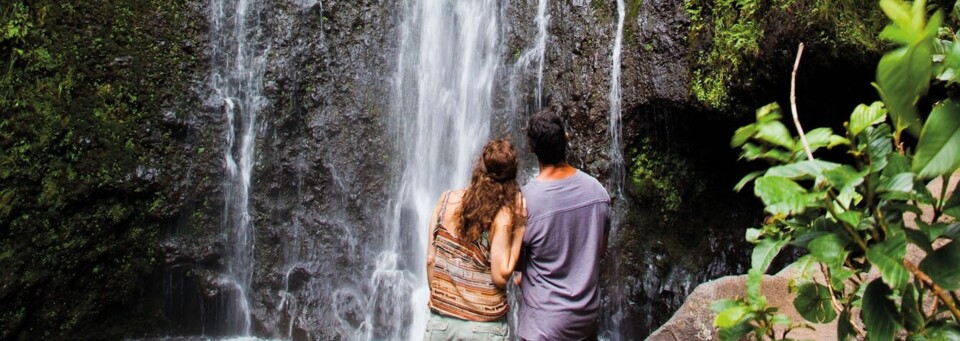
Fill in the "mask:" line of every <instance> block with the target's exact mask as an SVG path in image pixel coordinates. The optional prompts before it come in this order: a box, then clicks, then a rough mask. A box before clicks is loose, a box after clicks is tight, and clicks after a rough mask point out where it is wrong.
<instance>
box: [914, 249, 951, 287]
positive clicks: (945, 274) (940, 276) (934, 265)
mask: <svg viewBox="0 0 960 341" xmlns="http://www.w3.org/2000/svg"><path fill="white" fill-rule="evenodd" d="M920 270H923V272H925V273H927V275H930V278H931V279H933V281H934V282H936V283H937V284H939V285H940V287H942V288H943V289H944V290H951V291H952V290H957V289H960V242H957V241H951V242H950V243H947V245H944V246H942V247H941V248H939V249H937V250H936V251H934V252H933V254H930V255H927V258H924V259H923V262H921V263H920Z"/></svg>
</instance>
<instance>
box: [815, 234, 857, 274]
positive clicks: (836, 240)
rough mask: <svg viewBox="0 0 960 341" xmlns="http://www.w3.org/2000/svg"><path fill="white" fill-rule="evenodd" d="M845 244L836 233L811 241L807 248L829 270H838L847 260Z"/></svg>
mask: <svg viewBox="0 0 960 341" xmlns="http://www.w3.org/2000/svg"><path fill="white" fill-rule="evenodd" d="M845 244H846V242H845V240H844V239H842V238H840V236H839V235H837V234H836V233H827V234H824V235H822V236H819V237H817V238H814V239H813V240H811V241H810V243H809V244H807V247H808V248H809V249H810V254H812V255H813V256H814V257H816V258H817V260H819V261H820V262H823V263H824V264H827V265H828V266H830V267H831V268H839V267H840V266H841V265H842V264H843V261H844V260H845V259H846V258H847V251H846V250H844V245H845Z"/></svg>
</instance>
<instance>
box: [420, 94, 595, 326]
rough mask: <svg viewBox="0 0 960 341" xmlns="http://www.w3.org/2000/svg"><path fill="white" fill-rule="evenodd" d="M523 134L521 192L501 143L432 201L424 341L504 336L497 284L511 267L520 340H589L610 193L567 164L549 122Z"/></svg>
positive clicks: (537, 122)
mask: <svg viewBox="0 0 960 341" xmlns="http://www.w3.org/2000/svg"><path fill="white" fill-rule="evenodd" d="M526 133H527V142H528V144H529V145H530V147H531V149H532V151H533V153H534V154H536V156H537V161H538V162H539V165H540V172H539V174H538V176H537V177H536V179H534V180H531V181H530V182H529V183H527V184H526V185H524V186H523V189H522V194H521V189H520V186H519V184H518V183H517V179H516V177H517V153H516V151H515V150H514V148H513V146H512V145H511V143H510V142H509V141H508V140H493V141H491V142H489V143H487V145H486V146H484V148H483V150H482V151H481V154H480V157H479V160H478V161H477V163H476V165H475V166H474V169H473V174H472V176H471V180H470V185H469V187H467V188H466V189H461V190H451V191H447V192H445V193H444V194H443V195H442V196H441V197H440V200H439V202H438V203H437V207H436V209H435V210H434V213H433V218H432V219H431V226H430V229H429V231H430V236H429V240H430V243H429V247H428V251H427V253H428V254H427V279H428V281H429V283H430V303H429V305H430V312H431V314H430V320H429V321H428V322H427V330H426V336H425V339H426V340H507V339H508V335H507V332H508V328H507V323H506V313H507V297H506V292H505V290H504V288H505V286H506V283H507V281H508V280H509V278H510V275H511V274H512V273H513V272H514V270H516V271H518V272H520V274H521V275H520V280H519V282H520V290H521V292H522V295H523V302H522V307H521V309H520V317H519V328H518V331H517V333H518V336H519V337H520V339H522V340H532V341H539V340H584V339H595V338H596V336H597V319H598V316H599V308H600V290H599V277H600V259H601V257H602V256H603V254H604V252H605V249H606V244H607V234H608V232H609V229H610V197H609V196H608V195H607V192H606V190H605V189H604V188H603V186H601V185H600V183H599V182H598V181H597V180H596V179H595V178H593V177H591V176H590V175H587V174H586V173H584V172H582V171H580V170H578V169H576V168H574V167H572V166H571V165H570V164H569V163H567V161H566V149H567V140H568V139H569V137H568V135H567V133H566V130H565V129H564V126H563V121H562V120H561V119H560V117H559V116H557V115H556V114H555V113H553V112H551V111H550V110H542V111H540V112H538V113H537V114H535V115H533V116H532V117H531V118H530V120H529V122H528V124H527V131H526Z"/></svg>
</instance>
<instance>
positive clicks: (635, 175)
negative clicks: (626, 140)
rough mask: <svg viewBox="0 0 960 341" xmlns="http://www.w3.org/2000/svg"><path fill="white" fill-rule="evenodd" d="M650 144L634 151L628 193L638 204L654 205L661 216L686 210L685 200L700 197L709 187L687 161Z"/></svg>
mask: <svg viewBox="0 0 960 341" xmlns="http://www.w3.org/2000/svg"><path fill="white" fill-rule="evenodd" d="M650 142H651V141H650V139H649V138H645V139H644V140H643V142H642V144H641V147H640V148H639V149H634V150H632V151H631V155H633V157H632V158H631V160H632V164H631V167H630V183H629V184H628V186H627V190H628V191H630V194H631V195H632V196H633V197H634V198H636V199H638V200H643V201H648V202H652V203H653V204H654V205H653V207H658V208H659V209H660V213H677V212H679V211H680V210H681V209H682V208H683V204H684V202H683V198H696V197H698V196H699V194H700V193H701V192H703V190H704V187H705V186H706V185H705V184H704V183H703V181H702V180H701V177H700V176H698V175H697V174H695V173H694V170H693V168H692V167H690V166H689V165H687V163H686V162H685V161H684V158H682V157H681V156H680V155H675V154H672V153H669V152H665V151H661V150H657V149H655V148H653V147H651V145H650ZM665 217H666V216H665Z"/></svg>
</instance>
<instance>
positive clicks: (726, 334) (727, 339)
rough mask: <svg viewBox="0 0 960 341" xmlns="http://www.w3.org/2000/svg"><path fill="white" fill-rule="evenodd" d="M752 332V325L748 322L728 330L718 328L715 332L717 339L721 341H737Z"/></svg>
mask: <svg viewBox="0 0 960 341" xmlns="http://www.w3.org/2000/svg"><path fill="white" fill-rule="evenodd" d="M752 331H753V325H751V324H750V323H748V322H742V323H740V324H737V325H735V326H733V327H730V328H720V330H719V331H717V337H719V338H720V340H721V341H738V340H740V339H742V338H743V337H744V336H746V335H747V334H750V332H752Z"/></svg>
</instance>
